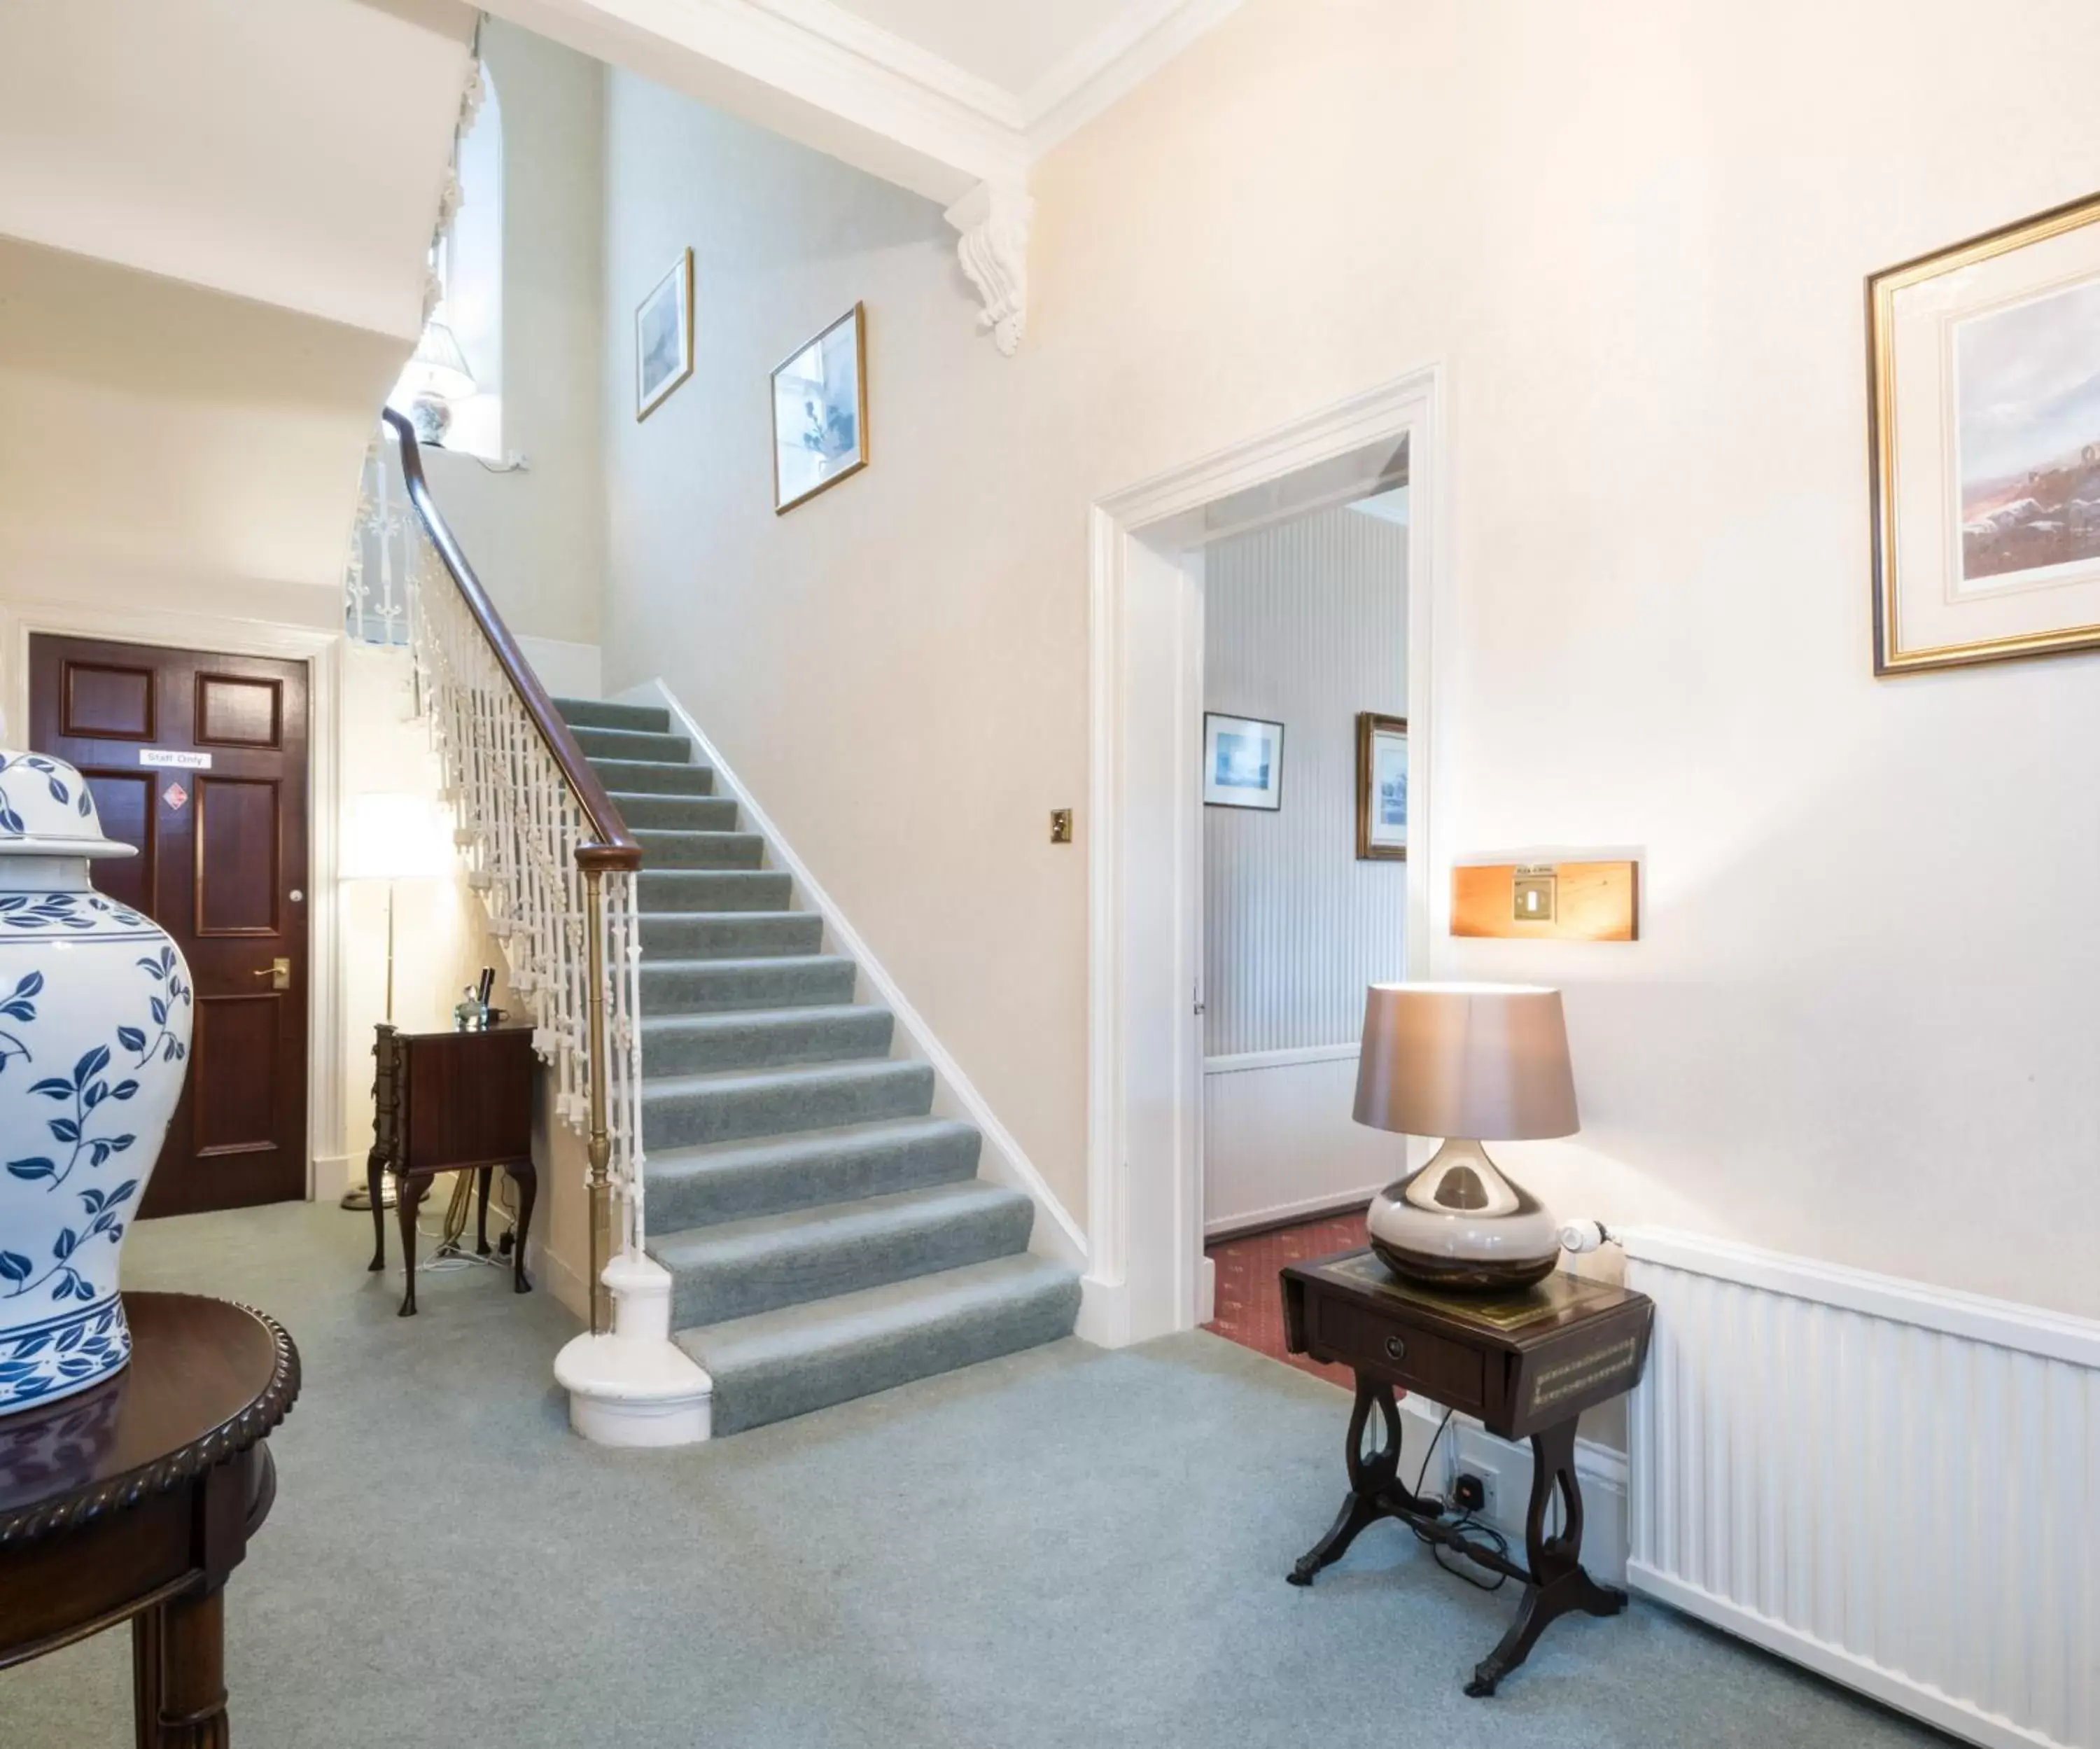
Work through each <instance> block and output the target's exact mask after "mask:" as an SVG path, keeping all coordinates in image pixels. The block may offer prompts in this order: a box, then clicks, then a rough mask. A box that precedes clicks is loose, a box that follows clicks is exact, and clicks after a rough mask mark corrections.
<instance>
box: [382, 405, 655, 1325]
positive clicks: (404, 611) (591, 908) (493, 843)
mask: <svg viewBox="0 0 2100 1749" xmlns="http://www.w3.org/2000/svg"><path fill="white" fill-rule="evenodd" d="M386 424H387V426H389V427H390V429H391V431H392V433H393V436H394V439H395V445H396V447H397V450H398V454H399V484H398V487H397V486H395V485H392V484H390V470H388V468H387V466H386V462H387V453H386V448H385V446H384V445H383V444H375V445H374V447H373V450H372V452H371V453H370V454H369V455H368V458H367V466H366V470H365V488H364V493H363V495H362V497H361V498H360V518H359V523H358V527H357V530H356V532H355V534H354V535H353V537H352V546H351V563H350V568H349V571H348V572H347V576H346V585H345V604H344V614H345V624H346V628H347V629H348V630H349V632H350V634H351V635H352V636H353V637H355V638H360V640H361V641H364V642H367V643H388V644H395V643H405V644H406V645H407V646H408V651H409V653H410V655H411V656H412V658H413V660H414V665H415V684H416V693H417V701H418V704H419V705H420V706H421V709H423V711H424V713H426V716H427V717H428V719H429V721H430V731H431V736H432V739H433V740H434V742H435V745H436V748H437V751H438V753H439V758H440V760H441V762H442V765H443V772H444V782H445V793H446V795H447V797H448V800H449V802H451V805H452V815H453V827H454V832H453V837H454V841H455V842H456V843H457V845H458V846H459V850H460V853H461V857H462V859H464V862H465V867H466V869H467V879H468V883H469V885H470V886H472V887H473V888H474V890H476V891H478V892H479V894H480V895H481V898H482V901H483V904H484V905H485V906H486V907H487V913H488V921H489V927H490V930H491V933H492V934H494V935H495V936H496V938H497V939H498V940H499V941H500V942H501V943H502V947H503V954H504V958H505V962H506V964H507V965H508V966H509V969H510V988H511V990H512V992H514V995H515V996H518V997H519V998H522V999H523V1001H524V1002H525V1003H526V1005H527V1006H528V1007H529V1008H530V1009H531V1012H532V1027H533V1032H532V1042H533V1045H534V1048H535V1049H536V1050H537V1051H538V1053H539V1054H540V1057H541V1058H542V1059H543V1060H544V1061H545V1062H546V1063H547V1064H548V1066H549V1071H551V1072H552V1073H553V1074H554V1076H555V1077H556V1080H555V1088H556V1093H555V1106H556V1110H557V1111H558V1114H559V1115H560V1117H561V1118H562V1120H563V1121H564V1122H565V1123H566V1124H568V1125H569V1126H570V1127H571V1128H573V1129H574V1130H576V1132H577V1133H578V1134H579V1135H580V1136H581V1137H583V1139H584V1143H585V1155H586V1158H587V1159H588V1160H589V1176H588V1179H587V1185H588V1188H589V1194H590V1200H591V1217H590V1231H591V1257H590V1281H591V1289H592V1292H591V1330H592V1333H593V1335H597V1334H598V1333H600V1332H602V1330H603V1329H604V1328H605V1327H606V1323H607V1305H606V1296H605V1289H604V1287H603V1284H602V1276H603V1274H604V1265H605V1263H606V1261H607V1257H609V1255H610V1253H611V1250H612V1248H614V1247H615V1244H616V1245H617V1247H618V1248H619V1249H620V1251H621V1252H624V1254H625V1255H626V1256H627V1257H629V1258H633V1259H638V1258H640V1257H641V1256H642V1247H643V1244H644V1242H645V1240H646V1236H647V1234H646V1225H645V1212H644V1208H643V1200H642V1087H641V1083H642V1031H641V1025H640V1018H641V960H642V932H641V929H640V925H639V919H638V916H637V907H636V896H637V895H636V890H635V883H636V879H637V872H638V871H639V869H640V868H641V866H642V850H641V846H639V845H638V844H637V842H636V841H635V839H634V837H633V834H632V833H629V831H628V829H627V825H626V823H625V822H624V820H622V819H620V811H619V810H618V809H617V808H616V807H615V806H614V805H613V802H612V801H611V797H608V796H607V794H606V793H605V788H604V786H603V785H602V784H601V783H600V782H599V781H598V776H597V774H596V773H595V772H593V771H592V770H591V767H590V765H589V762H588V761H587V760H586V759H585V757H584V753H583V751H582V749H580V748H579V747H578V746H577V744H576V737H575V736H574V735H572V734H571V732H570V730H569V727H568V725H567V723H565V722H563V721H562V718H561V716H560V714H559V713H558V712H557V711H556V710H555V709H554V704H553V702H552V700H549V698H548V696H547V694H546V691H545V688H544V687H541V685H540V681H539V678H538V677H537V676H536V674H534V673H533V672H532V667H531V665H530V664H528V663H527V661H526V660H525V658H524V656H523V654H522V653H521V652H520V651H519V650H518V645H517V643H516V641H515V640H514V638H512V637H511V635H510V631H509V630H508V629H507V628H506V627H505V625H504V623H503V620H502V617H501V615H499V614H498V613H497V612H496V607H495V605H494V604H493V603H492V602H491V601H490V600H489V598H488V595H487V591H485V590H483V587H482V585H481V583H480V581H479V579H478V578H476V576H474V571H473V568H472V567H471V566H470V565H469V564H468V563H467V561H466V557H465V554H463V553H462V552H461V550H460V548H459V545H458V542H457V541H455V540H454V539H453V537H452V532H451V530H450V529H449V528H447V526H446V524H445V521H444V519H443V516H442V515H439V511H438V508H437V506H436V505H435V503H434V502H433V501H432V500H431V497H430V488H429V485H428V484H427V482H426V480H425V479H424V475H423V466H422V458H421V454H420V453H419V451H418V450H417V444H416V438H415V434H414V431H413V430H412V427H411V426H410V425H409V423H408V421H407V420H406V419H404V418H403V417H401V416H400V415H399V413H395V412H393V411H392V410H391V409H389V410H388V412H387V413H386ZM615 1209H617V1211H618V1227H619V1231H618V1234H617V1238H616V1239H615V1236H614V1234H613V1232H612V1227H613V1224H614V1223H613V1212H614V1211H615Z"/></svg>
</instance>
